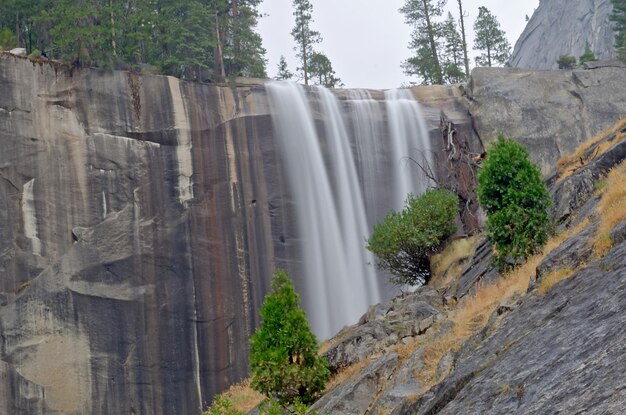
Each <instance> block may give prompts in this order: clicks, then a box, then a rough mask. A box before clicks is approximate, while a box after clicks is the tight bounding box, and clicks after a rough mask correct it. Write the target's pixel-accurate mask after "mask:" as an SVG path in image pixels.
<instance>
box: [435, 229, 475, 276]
mask: <svg viewBox="0 0 626 415" xmlns="http://www.w3.org/2000/svg"><path fill="white" fill-rule="evenodd" d="M479 240H480V236H478V235H477V236H472V237H470V238H462V239H457V240H455V241H452V242H451V243H450V244H449V245H448V246H447V247H446V249H444V250H443V251H442V252H440V253H439V254H437V255H433V257H432V258H431V260H430V266H431V269H432V277H431V278H430V280H429V281H428V285H430V286H432V287H435V288H443V287H445V286H447V285H448V284H450V281H451V280H452V278H453V277H454V276H455V275H457V274H458V273H459V272H460V271H461V268H462V267H463V264H462V261H463V260H464V259H466V258H469V257H470V256H471V255H472V254H473V253H474V250H475V249H476V243H477V242H478V241H479Z"/></svg>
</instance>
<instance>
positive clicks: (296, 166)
mask: <svg viewBox="0 0 626 415" xmlns="http://www.w3.org/2000/svg"><path fill="white" fill-rule="evenodd" d="M266 89H267V92H268V96H269V99H270V103H271V105H272V119H273V122H274V126H275V131H276V133H277V134H276V139H277V145H278V147H279V150H280V152H281V155H282V159H283V163H284V165H285V170H286V171H285V173H286V175H287V180H288V182H289V185H290V189H291V192H292V193H293V201H294V205H295V213H296V216H297V218H296V219H297V223H298V237H299V241H300V250H301V252H302V258H301V260H302V267H301V268H302V269H301V270H299V272H300V273H302V274H303V275H298V276H294V275H292V277H293V278H294V279H297V280H298V281H300V284H299V285H300V287H301V290H302V300H303V306H304V308H305V310H306V312H307V315H308V317H309V321H310V322H311V326H312V329H313V331H314V332H315V334H316V335H317V336H318V337H319V338H321V339H325V338H329V337H331V336H332V335H334V334H335V333H336V332H337V331H338V330H340V329H341V328H342V327H343V326H345V325H348V324H353V323H356V321H358V319H359V317H361V315H362V314H363V313H364V312H365V311H366V310H367V307H368V306H369V305H371V304H375V303H377V302H379V301H381V299H382V296H381V288H380V287H381V283H384V281H381V278H379V277H378V276H377V272H376V270H375V268H374V266H373V264H374V262H375V261H374V258H373V257H372V255H371V253H370V252H369V251H367V250H366V249H365V241H366V239H367V237H368V236H369V233H370V232H371V228H372V226H373V224H374V223H376V222H378V221H379V220H380V219H382V217H384V214H385V213H386V212H387V211H388V210H389V209H399V208H400V207H401V205H402V203H400V204H398V203H397V202H398V200H401V201H404V199H405V198H406V194H407V193H408V192H409V191H410V192H413V193H419V192H421V191H423V189H424V188H425V186H426V185H427V184H426V183H423V182H424V180H423V178H420V177H418V173H419V169H417V168H416V166H415V165H414V164H413V163H410V162H408V161H407V157H415V155H416V154H420V157H421V154H429V151H428V150H429V148H428V146H427V145H425V144H424V143H427V137H428V135H427V134H425V133H424V128H423V127H422V130H420V125H422V126H423V122H421V120H420V119H419V117H421V115H420V114H419V105H418V104H417V102H416V101H415V100H413V99H412V98H410V99H409V98H408V97H407V96H405V95H402V94H401V93H397V94H396V93H393V94H391V93H390V95H389V96H387V97H386V98H387V100H388V101H389V100H391V101H392V102H387V103H386V104H383V103H382V102H381V101H380V100H378V101H376V100H374V99H372V98H371V96H370V95H369V93H368V92H367V91H360V90H354V91H349V93H348V98H347V99H346V100H342V101H341V102H340V101H339V100H338V99H337V98H336V96H335V95H334V94H333V93H332V92H331V91H329V90H327V89H325V88H322V87H314V88H312V89H310V90H309V91H308V92H305V89H304V88H303V87H302V86H300V85H298V84H296V83H290V82H271V83H268V84H266ZM408 92H409V94H410V91H408ZM310 98H312V99H310ZM385 110H386V111H385ZM416 110H417V112H416ZM397 113H400V114H397ZM387 117H388V119H389V121H388V122H386V118H387ZM411 117H415V118H417V119H415V120H414V119H412V118H411ZM387 124H389V132H388V131H387V128H388V127H387ZM405 124H407V125H405ZM412 128H414V130H411V129H412ZM387 137H389V138H387ZM387 140H389V141H388V142H387ZM403 140H404V142H403ZM404 176H415V177H404Z"/></svg>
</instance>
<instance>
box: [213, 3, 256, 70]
mask: <svg viewBox="0 0 626 415" xmlns="http://www.w3.org/2000/svg"><path fill="white" fill-rule="evenodd" d="M260 3H261V0H229V2H228V8H227V13H226V15H225V16H224V17H225V18H226V23H225V24H224V27H223V29H222V30H221V33H222V35H223V36H224V39H223V42H222V46H223V57H224V67H225V72H226V75H227V76H247V77H256V78H264V77H266V76H267V75H266V72H265V65H266V63H267V60H266V59H265V52H266V51H265V48H263V40H262V39H261V36H260V35H259V34H258V33H257V32H256V31H255V29H256V26H257V23H258V19H259V17H260V13H259V11H258V6H259V4H260Z"/></svg>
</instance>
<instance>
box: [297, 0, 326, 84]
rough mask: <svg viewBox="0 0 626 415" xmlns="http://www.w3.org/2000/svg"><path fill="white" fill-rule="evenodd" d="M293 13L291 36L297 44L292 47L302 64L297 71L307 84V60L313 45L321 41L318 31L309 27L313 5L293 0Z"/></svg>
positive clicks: (311, 53)
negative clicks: (294, 21) (293, 24)
mask: <svg viewBox="0 0 626 415" xmlns="http://www.w3.org/2000/svg"><path fill="white" fill-rule="evenodd" d="M293 8H294V11H293V15H294V16H295V18H296V24H295V26H294V28H293V30H292V31H291V36H293V39H294V40H295V41H296V44H297V46H296V47H295V48H294V50H295V51H296V56H297V57H298V59H300V63H301V65H302V66H300V67H299V68H298V71H300V72H301V73H302V79H304V84H305V85H308V84H309V60H310V59H311V55H313V53H314V50H313V45H315V44H317V43H320V42H321V41H322V36H321V35H320V34H319V32H316V31H315V30H313V29H311V23H313V5H312V4H311V2H310V1H309V0H293Z"/></svg>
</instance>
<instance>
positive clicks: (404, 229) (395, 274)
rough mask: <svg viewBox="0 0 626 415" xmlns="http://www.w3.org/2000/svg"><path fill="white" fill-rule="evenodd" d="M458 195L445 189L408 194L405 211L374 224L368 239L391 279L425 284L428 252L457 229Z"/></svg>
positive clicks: (381, 265) (381, 266)
mask: <svg viewBox="0 0 626 415" xmlns="http://www.w3.org/2000/svg"><path fill="white" fill-rule="evenodd" d="M458 205H459V200H458V197H457V196H456V195H455V194H453V193H452V192H450V191H448V190H444V189H436V190H428V191H427V192H425V193H424V194H422V195H420V196H417V197H416V196H413V195H409V197H408V198H407V200H406V203H405V206H404V209H403V210H402V212H395V211H391V212H389V213H388V214H387V217H385V219H384V220H383V221H382V222H380V223H379V224H377V225H375V226H374V231H373V232H372V236H371V237H370V238H369V239H368V241H367V249H369V250H370V251H371V252H372V253H373V254H374V255H376V257H377V258H378V264H377V265H378V267H379V268H380V269H382V270H385V271H389V272H391V274H392V278H391V282H392V283H394V284H398V285H402V284H409V285H417V284H424V283H425V282H426V281H427V280H428V278H429V277H430V262H429V256H430V255H431V254H433V253H435V252H436V250H437V249H438V248H439V247H440V246H441V244H442V243H443V242H444V241H445V240H446V239H447V238H448V237H449V236H450V235H452V234H454V233H455V232H456V229H457V228H456V224H455V219H456V216H457V214H458Z"/></svg>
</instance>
